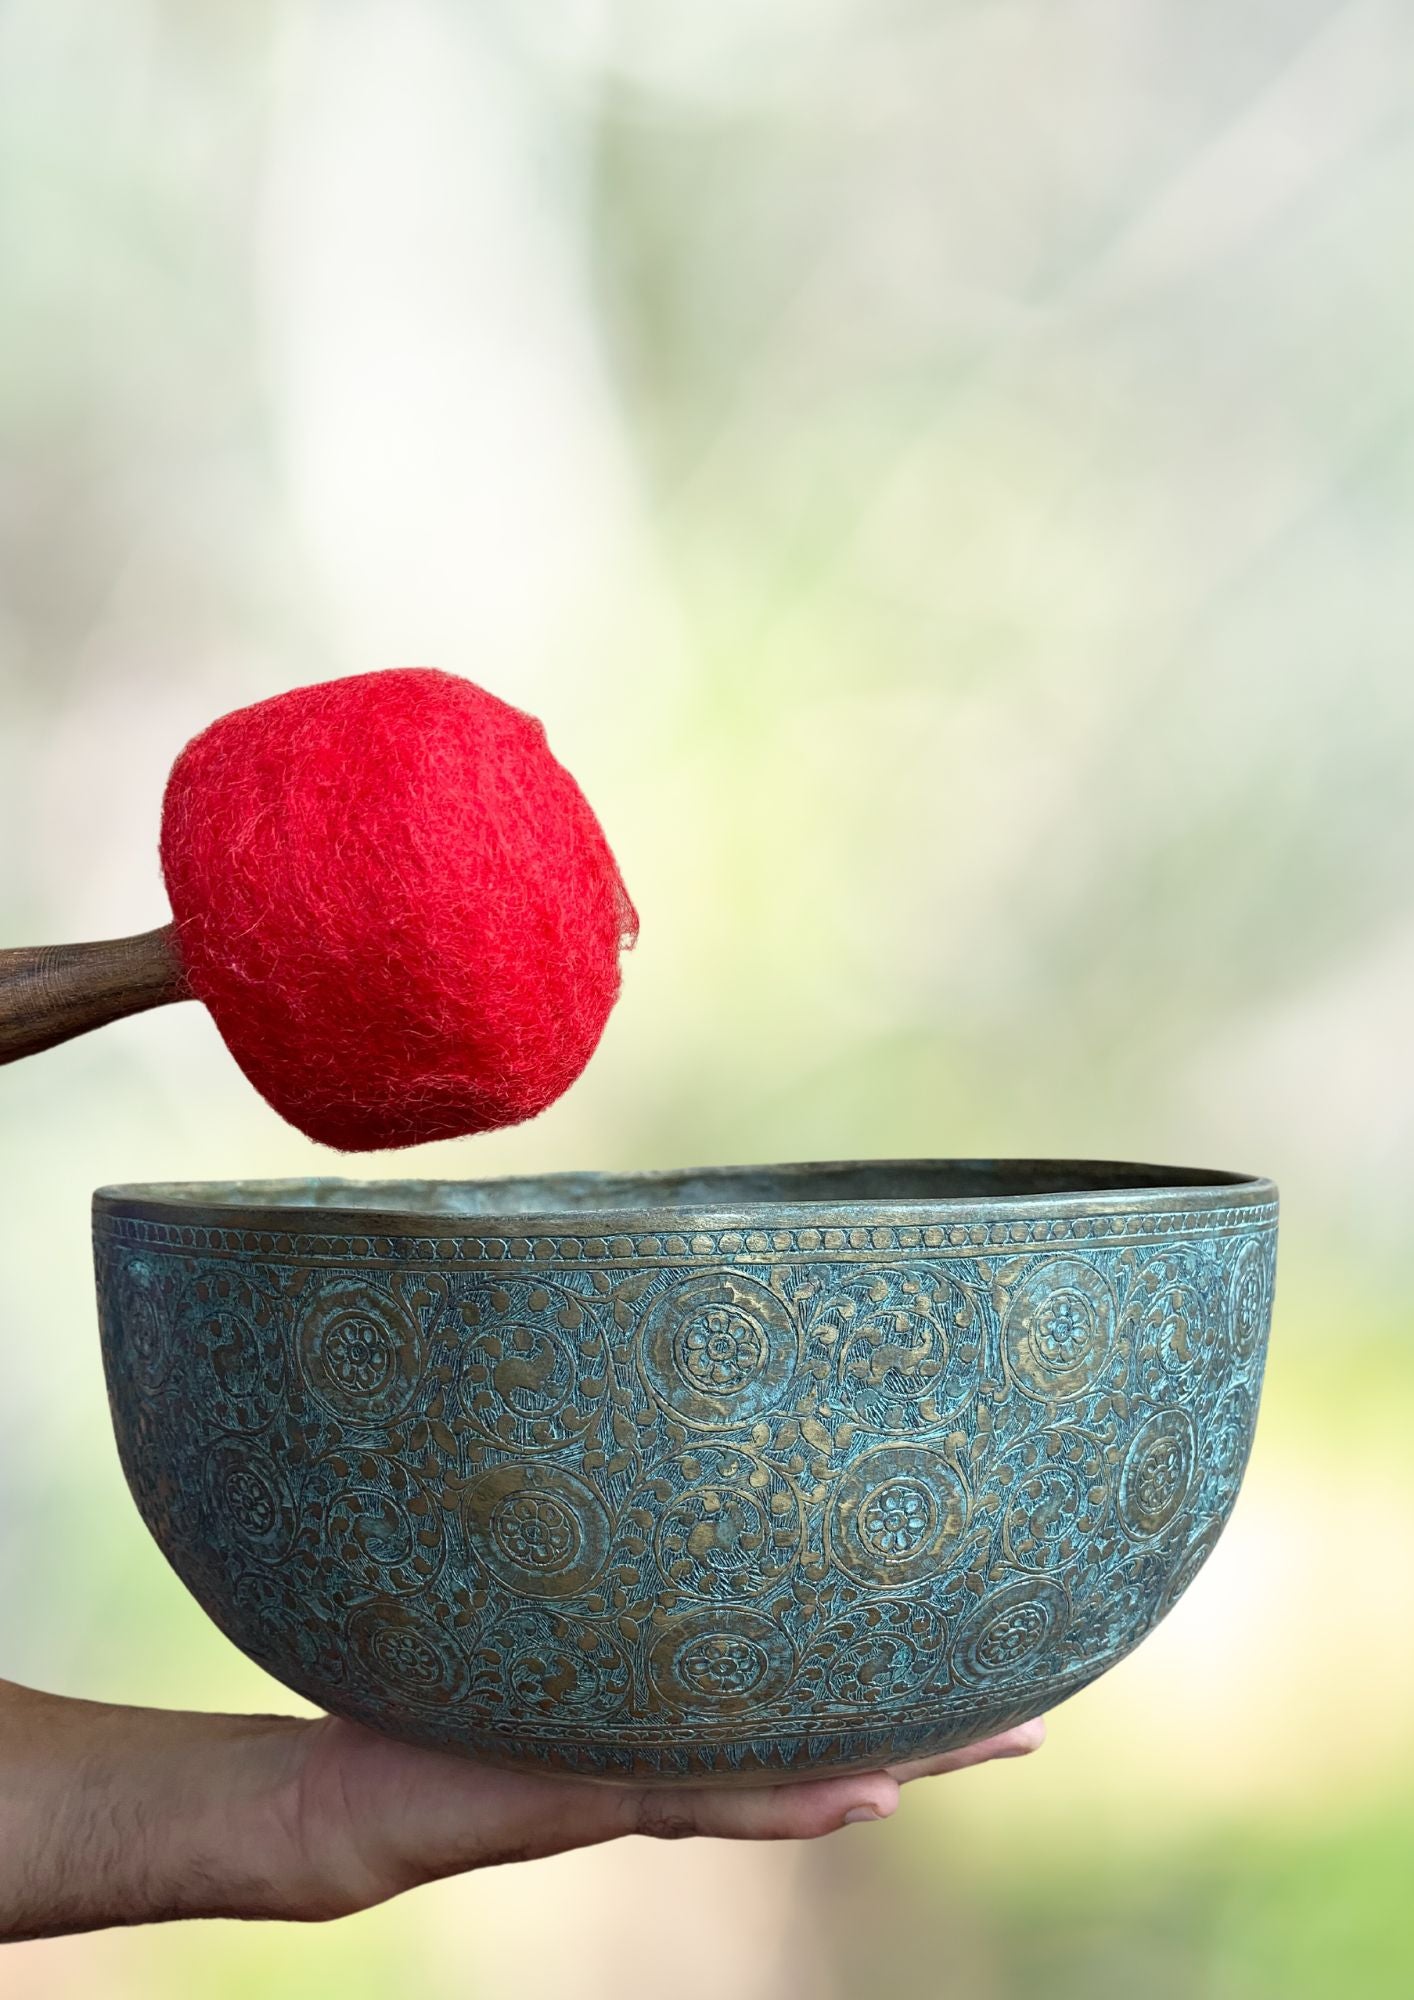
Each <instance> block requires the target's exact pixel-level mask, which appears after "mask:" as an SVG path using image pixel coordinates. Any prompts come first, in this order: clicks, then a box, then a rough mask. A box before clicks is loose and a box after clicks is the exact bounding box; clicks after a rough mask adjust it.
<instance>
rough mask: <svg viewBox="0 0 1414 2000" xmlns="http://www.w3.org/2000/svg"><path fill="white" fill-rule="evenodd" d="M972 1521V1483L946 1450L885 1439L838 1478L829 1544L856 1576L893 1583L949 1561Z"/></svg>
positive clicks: (930, 1572) (933, 1571) (886, 1585)
mask: <svg viewBox="0 0 1414 2000" xmlns="http://www.w3.org/2000/svg"><path fill="white" fill-rule="evenodd" d="M966 1520H967V1493H966V1490H965V1488H964V1486H963V1484H962V1481H961V1479H960V1478H959V1477H958V1474H957V1472H956V1471H955V1470H954V1468H953V1467H952V1466H951V1465H950V1464H949V1463H948V1461H947V1460H946V1458H944V1457H943V1456H942V1455H941V1453H939V1452H936V1451H931V1450H929V1449H928V1448H927V1447H926V1446H924V1445H917V1444H895V1445H880V1446H877V1447H876V1448H875V1449H874V1450H873V1451H868V1452H865V1453H864V1455H863V1456H862V1457H861V1458H859V1459H857V1460H856V1461H855V1463H854V1465H853V1466H852V1467H851V1468H850V1471H849V1473H848V1474H847V1475H846V1477H845V1478H844V1480H843V1481H842V1482H841V1484H840V1487H839V1491H838V1493H837V1495H836V1499H835V1506H834V1511H833V1514H832V1516H831V1547H832V1549H833V1551H834V1555H835V1559H836V1561H837V1562H838V1563H839V1564H840V1565H841V1567H842V1568H843V1569H844V1570H846V1571H847V1572H848V1574H849V1575H850V1576H852V1577H855V1578H857V1579H858V1580H859V1581H860V1582H862V1583H868V1584H874V1585H877V1586H881V1587H883V1588H885V1589H888V1588H889V1587H891V1586H897V1585H902V1584H909V1583H917V1582H919V1581H920V1580H921V1579H922V1578H924V1577H925V1576H929V1575H936V1574H937V1573H939V1572H940V1571H941V1570H942V1569H943V1568H945V1567H946V1565H947V1562H948V1559H949V1556H950V1555H951V1553H952V1551H953V1549H954V1548H955V1546H956V1544H957V1542H958V1539H959V1537H960V1536H961V1534H962V1530H963V1527H964V1525H965V1523H966Z"/></svg>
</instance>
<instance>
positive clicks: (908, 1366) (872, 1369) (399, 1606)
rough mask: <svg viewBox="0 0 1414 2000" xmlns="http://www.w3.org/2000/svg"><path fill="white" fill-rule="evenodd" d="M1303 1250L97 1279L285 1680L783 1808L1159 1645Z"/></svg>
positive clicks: (976, 1231)
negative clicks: (727, 1787) (797, 1790)
mask: <svg viewBox="0 0 1414 2000" xmlns="http://www.w3.org/2000/svg"><path fill="white" fill-rule="evenodd" d="M594 1220H595V1223H596V1224H597V1226H598V1228H600V1229H602V1228H604V1224H603V1220H602V1218H595V1219H594ZM372 1226H374V1225H373V1224H372V1222H371V1221H370V1227H372ZM376 1226H377V1227H378V1228H380V1229H383V1230H386V1228H387V1226H388V1218H387V1217H386V1216H380V1217H379V1218H378V1220H377V1225H376ZM343 1227H344V1228H345V1229H347V1228H348V1227H349V1225H348V1223H347V1222H345V1223H344V1225H343ZM930 1231H931V1237H932V1239H933V1240H931V1241H929V1240H925V1239H927V1238H928V1237H929V1234H930ZM1272 1243H1273V1236H1272V1218H1271V1216H1270V1214H1269V1213H1268V1212H1267V1211H1265V1210H1260V1211H1259V1210H1258V1209H1257V1208H1255V1207H1252V1206H1249V1207H1246V1208H1244V1207H1243V1206H1242V1204H1241V1202H1235V1203H1234V1205H1233V1207H1232V1208H1231V1209H1230V1210H1229V1209H1226V1208H1224V1207H1222V1206H1221V1205H1217V1206H1214V1205H1212V1204H1209V1205H1207V1206H1200V1207H1198V1208H1195V1209H1191V1210H1185V1209H1183V1208H1182V1207H1181V1205H1174V1206H1173V1207H1172V1209H1171V1210H1169V1209H1162V1208H1161V1209H1156V1210H1155V1211H1153V1212H1152V1213H1151V1212H1149V1211H1146V1210H1144V1209H1143V1208H1138V1209H1136V1211H1135V1213H1134V1214H1133V1215H1130V1214H1129V1213H1127V1212H1120V1211H1119V1210H1118V1209H1115V1210H1113V1211H1111V1210H1106V1211H1104V1212H1099V1211H1097V1212H1096V1213H1095V1214H1093V1215H1089V1216H1086V1217H1083V1218H1074V1217H1070V1216H1065V1217H1062V1218H1059V1219H1057V1220H1055V1221H1053V1220H1051V1219H1049V1218H1047V1219H1045V1220H1044V1221H1043V1220H1040V1219H1033V1217H1032V1215H1031V1214H1030V1213H1029V1212H1023V1215H1022V1218H1021V1219H1017V1215H1016V1212H1015V1211H1007V1210H1002V1211H999V1214H998V1218H997V1219H996V1220H995V1221H994V1220H992V1219H991V1218H988V1219H987V1220H985V1221H982V1222H977V1221H973V1220H972V1219H971V1218H970V1217H968V1218H967V1219H966V1220H961V1221H958V1222H956V1223H954V1222H952V1221H950V1220H948V1219H946V1218H945V1220H944V1222H943V1223H942V1224H940V1225H938V1226H937V1227H933V1226H932V1225H929V1226H928V1227H927V1228H925V1227H924V1226H923V1225H921V1224H919V1223H917V1221H916V1218H913V1217H909V1216H906V1215H905V1216H901V1217H898V1218H890V1219H889V1220H888V1221H887V1222H876V1221H875V1220H874V1219H873V1218H872V1217H866V1218H865V1219H864V1220H861V1219H860V1218H859V1216H858V1215H857V1214H855V1215H848V1216H846V1218H845V1219H844V1221H843V1222H839V1221H838V1220H837V1219H835V1218H833V1217H832V1216H830V1215H828V1214H825V1213H823V1212H822V1213H820V1214H819V1215H818V1216H812V1217H810V1218H805V1217H802V1216H801V1215H800V1214H799V1213H798V1212H796V1213H794V1214H792V1215H790V1217H789V1219H788V1220H787V1221H786V1222H784V1223H783V1225H782V1226H781V1227H780V1228H779V1229H772V1228H770V1227H766V1228H763V1229H761V1230H759V1231H758V1230H747V1229H735V1230H734V1229H732V1228H729V1227H727V1226H724V1225H723V1224H722V1223H721V1222H720V1220H719V1221H717V1222H714V1223H712V1224H711V1226H710V1227H708V1228H705V1229H703V1230H702V1231H701V1232H700V1233H699V1232H696V1231H694V1230H692V1229H690V1228H686V1227H685V1228H684V1229H683V1232H682V1233H681V1234H671V1233H669V1232H667V1231H661V1232H657V1233H654V1234H652V1235H649V1234H644V1233H639V1232H638V1230H637V1229H636V1228H635V1233H633V1234H623V1235H614V1234H610V1233H607V1231H605V1233H603V1234H597V1233H595V1231H594V1229H586V1230H585V1231H584V1232H583V1233H577V1234H574V1235H567V1234H560V1235H556V1236H553V1237H552V1236H549V1235H535V1234H533V1233H528V1234H527V1235H525V1236H524V1237H513V1236H511V1235H510V1234H508V1233H504V1232H503V1233H501V1234H499V1235H496V1234H494V1233H492V1232H491V1231H489V1230H488V1233H487V1235H486V1237H485V1239H484V1240H483V1239H482V1238H480V1237H479V1236H477V1235H476V1234H475V1232H471V1233H468V1232H466V1231H465V1230H463V1229H461V1228H458V1229H457V1230H456V1231H451V1230H449V1232H448V1235H447V1238H446V1240H439V1239H437V1238H433V1237H426V1236H420V1237H419V1236H414V1235H413V1234H412V1233H411V1232H410V1231H409V1232H408V1233H406V1234H403V1235H395V1236H392V1237H389V1236H387V1235H386V1234H385V1235H382V1236H379V1235H372V1234H370V1235H368V1236H365V1237H357V1238H356V1237H353V1236H352V1235H348V1234H345V1235H340V1234H339V1233H338V1230H337V1228H331V1229H330V1230H329V1231H328V1232H327V1233H318V1232H317V1231H313V1230H310V1231H306V1232H302V1233H299V1234H291V1235H290V1236H288V1237H284V1236H281V1235H279V1234H278V1233H277V1232H276V1231H275V1230H273V1229H270V1230H259V1229H253V1230H242V1231H235V1230H231V1229H230V1228H229V1227H228V1226H227V1225H226V1224H225V1223H224V1222H223V1223H221V1224H220V1225H219V1226H217V1225H212V1226H209V1227H208V1226H207V1225H205V1224H202V1225H200V1226H199V1227H198V1226H192V1225H190V1224H188V1223H187V1222H185V1221H183V1222H182V1223H180V1224H179V1225H177V1224H174V1225H171V1226H169V1225H168V1224H166V1223H164V1222H154V1221H152V1220H150V1219H149V1218H148V1217H147V1216H146V1215H144V1214H136V1213H135V1214H133V1215H131V1216H128V1215H118V1214H114V1215H109V1216H106V1217H103V1218H100V1224H99V1232H98V1244H97V1248H98V1263H99V1271H100V1289H101V1304H102V1315H101V1316H102V1326H103V1334H104V1342H105V1354H106V1358H107V1363H108V1368H109V1378H110V1386H111V1391H112V1399H113V1407H114V1416H115V1424H116V1428H117V1433H118V1438H119V1444H120V1448H121V1451H122V1454H123V1462H124V1466H125V1469H126V1471H127V1473H128V1476H129V1480H130V1483H131V1484H132V1487H133V1490H134V1493H135V1495H136V1497H137V1499H138V1502H139V1505H140V1506H141V1508H142V1510H143V1512H144V1515H145V1517H146V1518H147V1519H148V1521H149V1524H150V1525H151V1526H152V1527H153V1531H154V1533H156V1534H157V1535H158V1537H159V1539H160V1540H161V1541H162V1543H163V1546H164V1547H166V1548H167V1549H168V1550H169V1553H170V1554H171V1555H172V1559H173V1562H174V1565H175V1566H176V1568H177V1569H178V1572H179V1574H180V1575H181V1576H182V1577H183V1578H184V1579H185V1580H186V1581H187V1582H188V1583H189V1584H190V1585H191V1587H192V1588H193V1589H194V1590H195V1591H196V1592H197V1594H198V1596H199V1597H200V1599H201V1601H202V1602H203V1603H204V1604H206V1605H207V1606H208V1607H209V1608H210V1609H211V1610H212V1612H213V1614H214V1615H215V1616H216V1617H217V1618H218V1620H219V1622H220V1623H221V1624H222V1625H223V1628H224V1629H225V1630H227V1631H228V1632H230V1633H231V1634H232V1636H233V1637H235V1638H236V1640H237V1641H238V1643H241V1644H244V1645H247V1646H248V1647H249V1648H250V1650H251V1652H252V1653H253V1655H254V1656H255V1657H257V1658H258V1659H260V1661H261V1663H262V1664H263V1665H265V1666H266V1667H268V1668H269V1669H270V1670H271V1671H273V1672H275V1673H277V1674H279V1675H283V1676H288V1678H289V1680H290V1682H291V1684H292V1685H294V1686H296V1687H298V1689H299V1691H300V1692H301V1693H302V1694H304V1695H307V1696H308V1697H309V1698H310V1699H312V1700H314V1701H316V1702H317V1703H319V1704H320V1705H321V1706H325V1707H328V1708H330V1709H332V1710H334V1711H336V1712H339V1713H342V1714H346V1715H350V1716H353V1717H355V1718H357V1719H359V1720H362V1721H365V1722H368V1723H371V1724H373V1725H374V1726H379V1727H386V1728H389V1729H391V1730H392V1731H393V1732H394V1733H398V1734H402V1735H404V1736H407V1737H409V1738H410V1739H411V1740H414V1741H420V1742H425V1743H429V1744H434V1745H437V1744H441V1745H448V1746H452V1747H456V1748H460V1749H463V1750H468V1751H472V1752H474V1753H475V1754H478V1755H481V1756H486V1757H490V1758H493V1759H498V1760H504V1759H508V1758H509V1759H516V1760H520V1761H522V1762H525V1761H530V1762H535V1763H538V1764H540V1765H541V1766H542V1767H543V1768H546V1769H550V1770H557V1771H571V1772H580V1773H585V1774H591V1775H598V1776H603V1777H622V1778H634V1777H657V1778H662V1779H672V1780H677V1781H679V1782H694V1781H701V1780H704V1779H705V1780H710V1781H714V1782H715V1781H721V1782H734V1781H737V1780H741V1779H748V1780H752V1781H755V1782H762V1781H768V1780H770V1779H772V1778H775V1777H779V1776H781V1775H783V1774H785V1773H787V1772H789V1771H790V1770H792V1769H799V1770H806V1771H810V1772H816V1771H822V1770H827V1769H830V1768H835V1767H839V1766H842V1765H848V1764H853V1765H854V1766H856V1767H857V1768H867V1767H870V1766H874V1767H877V1766H878V1765H881V1764H886V1763H889V1762H891V1761H896V1760H897V1759H899V1758H901V1757H903V1756H907V1755H923V1754H927V1753H928V1752H929V1751H932V1750H936V1749H939V1748H942V1747H944V1746H946V1745H952V1744H954V1743H965V1742H968V1741H973V1740H975V1739H976V1738H977V1737H979V1736H981V1735H984V1734H986V1733H988V1732H989V1731H991V1730H993V1729H998V1728H1003V1727H1005V1726H1007V1724H1008V1722H1010V1721H1014V1720H1016V1719H1018V1718H1020V1717H1021V1716H1023V1715H1025V1714H1030V1713H1033V1712H1035V1711H1036V1710H1037V1709H1039V1708H1041V1707H1045V1706H1050V1705H1052V1704H1053V1703H1054V1702H1055V1701H1057V1700H1060V1699H1063V1698H1064V1696H1065V1695H1066V1694H1067V1693H1069V1692H1072V1691H1074V1689H1075V1688H1077V1687H1079V1686H1081V1685H1083V1684H1084V1683H1085V1682H1086V1681H1088V1680H1090V1679H1092V1678H1093V1677H1094V1676H1095V1675H1096V1674H1097V1673H1100V1672H1102V1671H1103V1670H1104V1668H1105V1667H1106V1665H1108V1664H1109V1663H1110V1662H1111V1661H1113V1660H1114V1659H1115V1658H1117V1657H1118V1656H1119V1655H1120V1654H1121V1653H1123V1652H1124V1651H1125V1650H1126V1649H1127V1648H1128V1647H1129V1646H1131V1645H1132V1644H1133V1643H1135V1642H1136V1641H1137V1639H1138V1638H1139V1637H1141V1636H1142V1634H1143V1632H1144V1631H1145V1630H1147V1629H1148V1628H1149V1626H1151V1625H1152V1624H1153V1623H1154V1622H1155V1621H1156V1620H1157V1619H1158V1618H1159V1617H1160V1616H1162V1615H1163V1613H1164V1612H1165V1611H1166V1610H1167V1609H1168V1608H1169V1606H1170V1605H1172V1604H1173V1603H1174V1602H1175V1601H1176V1599H1177V1598H1178V1596H1179V1595H1181V1593H1182V1591H1183V1589H1184V1588H1185V1587H1186V1585H1187V1583H1188V1581H1189V1580H1191V1578H1192V1576H1193V1575H1194V1574H1196V1571H1197V1569H1198V1567H1199V1566H1200V1564H1201V1563H1202V1561H1203V1560H1204V1559H1205V1558H1206V1556H1207V1554H1208V1553H1209V1552H1210V1550H1211V1549H1212V1547H1213V1545H1214V1543H1215V1542H1216V1540H1217V1537H1218V1534H1219V1532H1220V1529H1221V1526H1222V1523H1223V1521H1224V1520H1225V1518H1226V1516H1227V1513H1228V1511H1229V1510H1230V1508H1231V1506H1232V1504H1233V1500H1234V1498H1235V1495H1236V1491H1237V1485H1238V1482H1239V1480H1240V1478H1241V1475H1242V1469H1243V1466H1244V1464H1245V1461H1246V1455H1247V1451H1248V1448H1249V1446H1250V1443H1251V1437H1252V1428H1253V1423H1254V1420H1255V1413H1256V1398H1257V1390H1258V1387H1259V1383H1260V1366H1261V1358H1262V1349H1263V1345H1264V1342H1265V1337H1266V1330H1267V1322H1268V1318H1269V1314H1270V1306H1271V1287H1272Z"/></svg>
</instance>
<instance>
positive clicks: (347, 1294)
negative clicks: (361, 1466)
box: [299, 1278, 426, 1424]
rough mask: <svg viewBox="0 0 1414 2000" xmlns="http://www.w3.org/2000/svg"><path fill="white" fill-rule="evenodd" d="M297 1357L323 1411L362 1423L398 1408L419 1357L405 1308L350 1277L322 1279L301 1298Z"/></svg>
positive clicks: (407, 1396) (412, 1386) (417, 1374)
mask: <svg viewBox="0 0 1414 2000" xmlns="http://www.w3.org/2000/svg"><path fill="white" fill-rule="evenodd" d="M299 1349H300V1358H301V1360H302V1362H303V1367H304V1377H305V1380H306V1382H307V1383H308V1385H309V1388H310V1391H311V1393H312V1394H313V1395H314V1396H315V1397H316V1398H317V1399H318V1400H319V1402H321V1403H322V1404H323V1405H324V1406H325V1408H326V1409H328V1410H329V1411H330V1413H331V1414H333V1415H334V1416H337V1417H343V1418H348V1419H351V1420H352V1421H354V1422H358V1421H360V1420H362V1421H364V1422H366V1423H370V1424H376V1423H383V1422H386V1421H387V1420H388V1419H389V1418H390V1417H394V1416H397V1415H399V1414H400V1413H401V1412H402V1411H403V1410H404V1409H405V1408H406V1407H407V1404H408V1403H409V1402H410V1401H411V1399H412V1396H413V1395H414V1393H415V1392H416V1389H417V1387H418V1384H419V1381H420V1379H421V1376H422V1371H423V1369H424V1367H425V1365H426V1342H425V1339H424V1336H423V1333H422V1329H421V1327H420V1325H419V1324H418V1322H417V1320H416V1318H415V1316H414V1315H413V1313H412V1312H411V1311H410V1310H409V1309H408V1308H407V1307H406V1306H405V1305H404V1304H403V1303H402V1302H401V1301H400V1300H398V1299H396V1298H394V1297H393V1296H392V1295H391V1294H380V1293H378V1292H375V1291H374V1290H373V1289H372V1287H370V1286H369V1285H367V1284H364V1283H361V1282H360V1281H359V1280H357V1279H348V1278H334V1279H332V1280H326V1281H325V1282H324V1283H323V1284H322V1285H321V1286H320V1287H319V1288H318V1289H317V1290H316V1292H315V1294H314V1296H313V1298H312V1300H311V1301H310V1303H309V1304H308V1305H307V1306H306V1308H305V1310H304V1313H303V1316H302V1319H301V1322H300V1332H299Z"/></svg>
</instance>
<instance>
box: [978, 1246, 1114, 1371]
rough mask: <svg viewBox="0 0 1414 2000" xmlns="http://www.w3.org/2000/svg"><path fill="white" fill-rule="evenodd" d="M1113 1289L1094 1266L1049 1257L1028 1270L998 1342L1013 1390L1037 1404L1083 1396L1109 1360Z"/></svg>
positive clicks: (1008, 1312) (1071, 1259)
mask: <svg viewBox="0 0 1414 2000" xmlns="http://www.w3.org/2000/svg"><path fill="white" fill-rule="evenodd" d="M1115 1319H1116V1313H1115V1300H1114V1289H1113V1286H1112V1285H1111V1284H1110V1281H1109V1279H1108V1278H1107V1277H1106V1276H1105V1274H1104V1273H1103V1272H1102V1271H1101V1270H1099V1269H1098V1268H1097V1267H1096V1266H1095V1265H1093V1264H1088V1263H1085V1262H1083V1261H1082V1260H1081V1259H1080V1258H1078V1257H1053V1258H1051V1259H1050V1260H1049V1261H1048V1262H1046V1263H1042V1264H1039V1265H1037V1266H1036V1267H1034V1268H1033V1269H1032V1270H1031V1271H1030V1272H1028V1273H1027V1275H1026V1277H1025V1278H1024V1279H1023V1280H1022V1281H1021V1283H1020V1285H1019V1286H1018V1287H1017V1290H1016V1292H1015V1294H1014V1295H1013V1297H1012V1300H1011V1303H1010V1305H1009V1307H1008V1309H1007V1315H1006V1325H1005V1329H1004V1342H1005V1348H1006V1356H1007V1361H1008V1364H1009V1365H1010V1368H1011V1372H1012V1375H1013V1377H1014V1378H1015V1380H1016V1383H1017V1385H1018V1387H1019V1388H1020V1389H1021V1390H1022V1391H1023V1392H1024V1393H1025V1394H1026V1395H1028V1396H1034V1397H1037V1398H1038V1399H1040V1400H1041V1401H1042V1402H1047V1403H1061V1402H1068V1401H1069V1400H1070V1399H1071V1398H1072V1397H1075V1396H1079V1395H1082V1394H1084V1393H1085V1392H1086V1391H1088V1390H1089V1389H1090V1388H1091V1387H1092V1386H1093V1384H1094V1383H1095V1382H1096V1381H1097V1380H1098V1378H1099V1376H1100V1375H1101V1373H1102V1371H1103V1369H1104V1367H1105V1364H1106V1362H1107V1361H1108V1359H1109V1355H1110V1348H1111V1344H1112V1342H1113V1339H1114V1330H1115Z"/></svg>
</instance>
